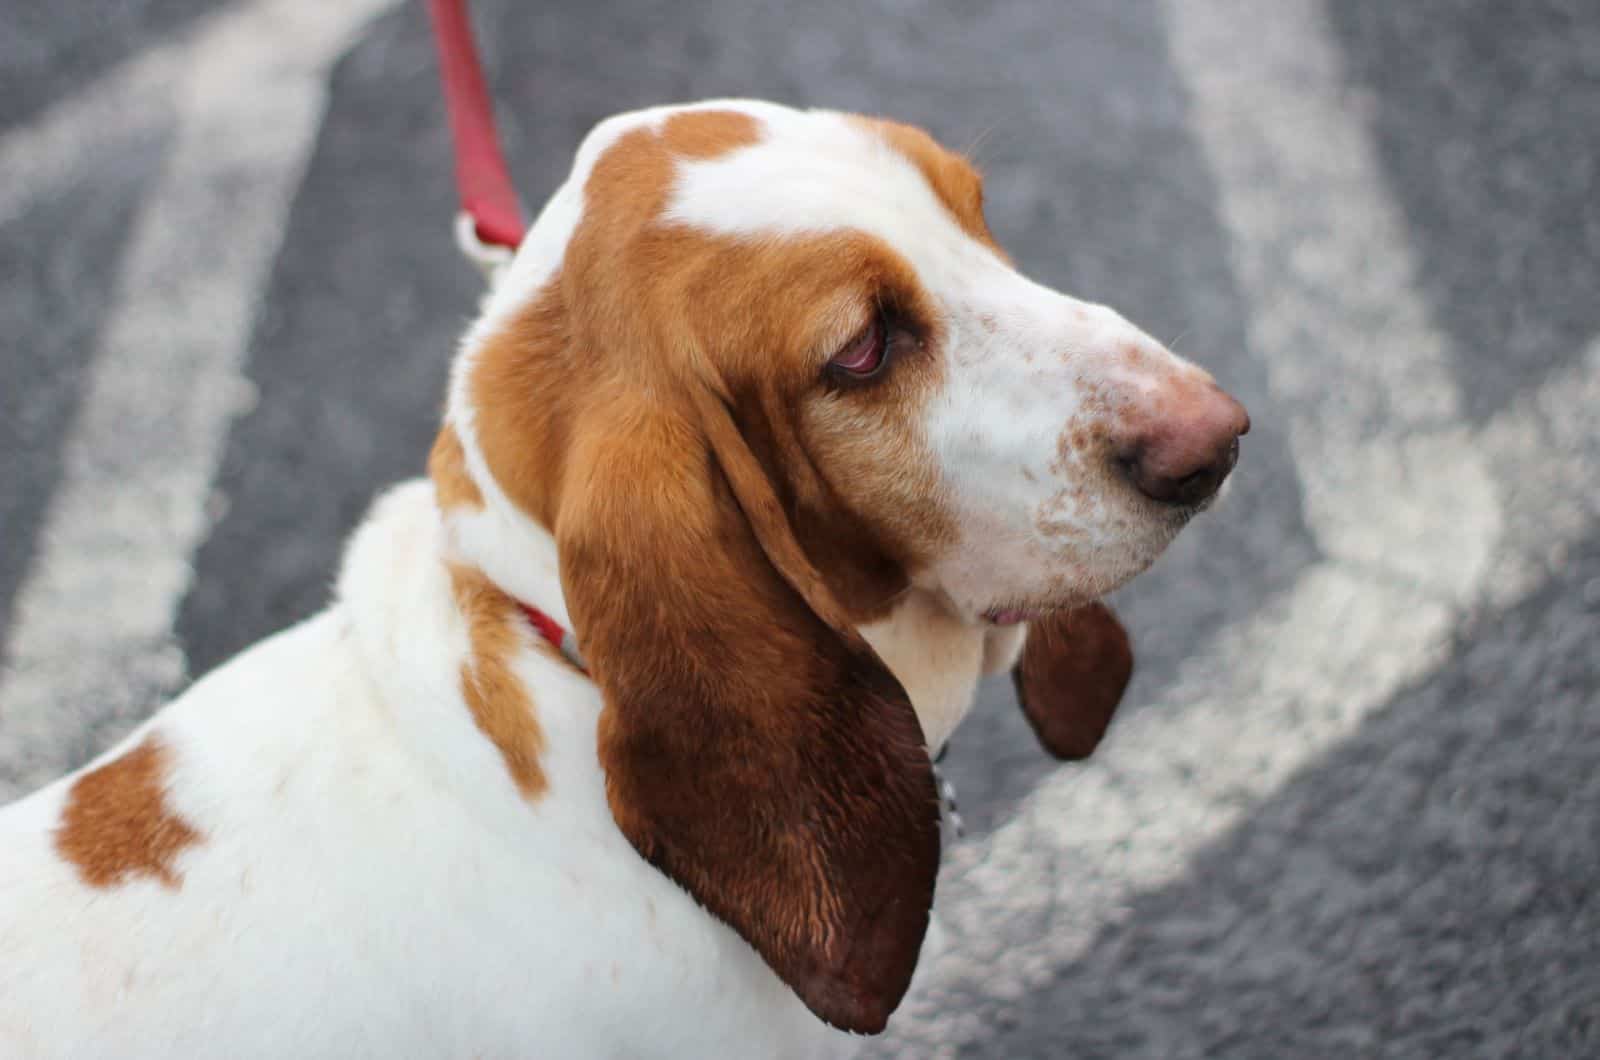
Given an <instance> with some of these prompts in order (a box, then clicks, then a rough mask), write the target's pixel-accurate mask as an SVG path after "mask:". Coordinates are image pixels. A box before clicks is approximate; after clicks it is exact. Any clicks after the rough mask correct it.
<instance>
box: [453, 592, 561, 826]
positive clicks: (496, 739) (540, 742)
mask: <svg viewBox="0 0 1600 1060" xmlns="http://www.w3.org/2000/svg"><path fill="white" fill-rule="evenodd" d="M450 588H451V591H452V593H453V595H454V596H455V600H456V606H457V607H458V608H460V610H461V616H462V618H463V619H465V621H466V623H467V637H468V641H469V643H470V644H471V654H470V655H469V656H468V657H467V659H465V660H464V661H463V662H462V663H461V694H462V695H463V696H464V697H465V698H466V701H467V708H468V709H469V710H470V711H471V712H472V720H473V722H475V723H476V724H477V726H478V729H479V731H480V732H482V733H483V735H484V736H486V737H488V739H489V742H490V743H492V744H494V746H495V749H496V750H498V751H499V752H500V757H501V758H503V759H504V760H505V763H506V770H507V771H508V772H509V773H510V774H511V779H512V781H513V782H514V783H515V784H516V785H517V790H518V791H520V792H522V796H523V798H526V799H535V798H538V797H539V796H540V795H542V794H544V791H545V788H546V787H547V785H548V781H547V780H546V778H545V775H544V769H543V767H542V766H541V765H540V764H539V756H540V754H542V753H543V751H544V730H543V729H542V728H540V726H539V715H538V712H537V711H536V709H535V707H534V703H533V700H532V698H531V697H530V696H529V695H528V689H527V686H526V685H524V684H523V683H522V680H521V679H520V678H518V677H517V675H516V673H515V672H513V670H512V669H511V660H512V659H513V658H514V657H515V656H516V654H517V653H518V652H520V651H525V650H526V649H527V644H528V636H529V633H528V621H527V619H526V618H525V617H524V616H523V614H522V609H521V608H520V607H519V606H518V605H517V602H516V601H515V600H513V599H512V598H511V597H510V596H508V595H506V594H505V593H504V592H502V591H501V590H500V589H498V588H497V587H496V586H495V585H494V584H493V583H492V582H490V581H489V579H488V578H486V577H484V576H483V575H482V574H481V573H479V572H478V571H476V570H473V569H470V568H467V567H462V566H458V565H455V564H451V566H450ZM539 643H541V644H542V643H543V642H542V641H541V642H539ZM546 647H548V646H546ZM555 654H556V657H557V658H564V657H562V656H561V655H560V653H558V652H557V653H555Z"/></svg>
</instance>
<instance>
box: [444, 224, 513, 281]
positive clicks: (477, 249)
mask: <svg viewBox="0 0 1600 1060" xmlns="http://www.w3.org/2000/svg"><path fill="white" fill-rule="evenodd" d="M455 232H456V249H458V250H460V251H461V256H462V257H464V258H466V259H467V261H468V262H470V263H471V264H472V266H473V267H474V268H476V269H477V270H478V271H479V272H481V273H482V274H483V279H484V281H485V282H486V283H487V284H488V285H489V286H490V287H493V286H494V285H495V281H497V280H499V279H500V274H501V273H502V272H504V271H505V270H506V268H507V267H508V266H510V264H511V258H512V256H513V254H512V250H511V248H510V247H508V246H504V245H502V244H500V243H489V242H485V241H484V239H483V237H482V236H480V235H478V222H476V221H474V220H473V219H472V215H471V214H469V213H468V212H467V211H465V210H461V211H459V212H457V214H456V221H455Z"/></svg>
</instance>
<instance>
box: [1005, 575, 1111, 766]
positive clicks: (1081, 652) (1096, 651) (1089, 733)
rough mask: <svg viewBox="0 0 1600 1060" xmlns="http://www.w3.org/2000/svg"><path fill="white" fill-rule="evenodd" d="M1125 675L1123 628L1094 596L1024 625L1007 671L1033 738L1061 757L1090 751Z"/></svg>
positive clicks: (1108, 722)
mask: <svg viewBox="0 0 1600 1060" xmlns="http://www.w3.org/2000/svg"><path fill="white" fill-rule="evenodd" d="M1132 675H1133V647H1132V644H1131V643H1130V642H1129V640H1128V632H1127V630H1125V629H1124V628H1123V626H1122V623H1121V621H1119V620H1118V618H1117V616H1116V613H1115V612H1113V611H1112V610H1111V608H1109V607H1108V606H1106V605H1105V604H1104V603H1101V602H1099V601H1096V602H1094V603H1091V604H1085V605H1084V606H1082V607H1078V608H1074V609H1073V610H1071V611H1062V612H1056V613H1054V614H1051V615H1047V616H1045V617H1044V618H1042V619H1039V620H1037V621H1035V622H1031V623H1029V625H1028V639H1027V641H1026V642H1025V643H1024V644H1023V648H1022V657H1021V658H1020V659H1019V660H1018V661H1017V665H1016V666H1015V667H1014V668H1013V669H1012V671H1011V678H1012V682H1013V684H1014V685H1015V686H1016V690H1017V701H1018V702H1019V703H1020V704H1021V705H1022V712H1023V714H1024V715H1025V716H1026V717H1027V719H1028V723H1029V724H1030V725H1032V726H1033V731H1034V733H1035V735H1037V736H1038V737H1039V742H1040V744H1042V745H1043V746H1044V749H1045V750H1046V751H1049V752H1050V753H1051V754H1052V755H1054V756H1055V757H1057V758H1064V759H1078V758H1087V757H1088V756H1089V755H1090V754H1092V753H1093V752H1094V749H1095V748H1096V747H1097V746H1098V745H1099V743H1100V740H1101V738H1102V737H1103V736H1104V735H1105V732H1106V729H1107V728H1108V727H1109V726H1110V725H1111V718H1112V715H1113V714H1115V713H1116V709H1117V704H1118V703H1120V702H1121V701H1122V693H1123V691H1124V690H1125V689H1126V688H1127V687H1128V679H1129V678H1130V677H1131V676H1132Z"/></svg>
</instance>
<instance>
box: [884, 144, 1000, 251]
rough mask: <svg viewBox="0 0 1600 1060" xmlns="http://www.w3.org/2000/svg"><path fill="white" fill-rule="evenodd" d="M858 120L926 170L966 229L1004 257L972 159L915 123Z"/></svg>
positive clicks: (946, 203)
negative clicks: (988, 218)
mask: <svg viewBox="0 0 1600 1060" xmlns="http://www.w3.org/2000/svg"><path fill="white" fill-rule="evenodd" d="M856 120H857V121H859V122H860V123H861V124H862V125H863V126H864V127H866V128H867V129H868V130H869V131H871V132H873V133H875V134H877V135H878V136H879V137H881V138H882V139H883V140H884V142H885V143H887V144H888V145H889V146H890V147H892V148H894V149H895V150H896V151H898V152H899V153H900V154H901V155H903V156H905V157H906V158H907V159H909V160H910V161H911V162H912V163H913V164H915V165H916V167H917V168H918V169H919V170H921V171H922V176H923V179H925V180H926V181H927V182H928V186H929V187H931V188H932V189H933V191H934V194H936V195H938V196H939V200H940V201H941V202H943V203H944V205H945V208H946V209H948V210H949V211H950V214H951V216H953V217H954V218H955V219H956V223H957V224H959V225H960V226H961V228H962V230H963V231H964V232H966V233H967V234H968V235H969V236H971V237H972V238H973V239H976V240H978V241H979V242H981V243H983V244H985V245H986V246H988V247H989V248H990V249H991V250H993V251H994V252H995V253H997V254H999V255H1000V256H1001V257H1002V258H1004V257H1005V256H1006V254H1005V251H1004V250H1002V249H1001V248H1000V245H999V244H998V243H996V242H995V238H994V235H993V234H992V233H991V232H990V231H989V223H988V221H986V220H985V219H984V216H983V177H982V176H980V175H979V173H978V170H977V169H976V168H975V167H974V166H973V165H972V163H971V162H969V161H968V160H967V159H965V158H963V157H961V156H960V155H958V154H956V153H955V152H954V151H951V150H949V149H948V148H946V147H945V146H944V145H942V144H940V143H939V141H937V140H935V139H934V138H933V137H931V136H929V135H928V134H927V133H926V132H924V131H923V130H921V129H919V128H917V127H916V126H915V125H905V124H902V123H901V122H897V121H890V120H889V119H887V118H858V119H856Z"/></svg>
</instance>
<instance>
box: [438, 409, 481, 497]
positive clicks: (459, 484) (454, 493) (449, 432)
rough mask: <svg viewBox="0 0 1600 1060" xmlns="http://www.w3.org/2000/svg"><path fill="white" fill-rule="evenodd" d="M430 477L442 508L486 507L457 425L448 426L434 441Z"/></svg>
mask: <svg viewBox="0 0 1600 1060" xmlns="http://www.w3.org/2000/svg"><path fill="white" fill-rule="evenodd" d="M428 476H429V477H430V478H432V479H433V492H434V496H435V497H437V498H438V501H439V507H440V508H475V509H481V508H482V507H483V494H482V493H481V492H479V490H478V484H477V483H476V482H474V481H472V475H471V473H469V472H468V471H467V454H466V452H465V451H464V450H463V449H462V448H461V439H460V437H459V436H457V434H456V432H455V428H454V427H450V426H448V425H446V426H445V428H444V429H443V430H441V431H440V432H439V437H438V438H437V439H436V440H435V441H434V443H433V451H432V452H431V453H429V454H428Z"/></svg>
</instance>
